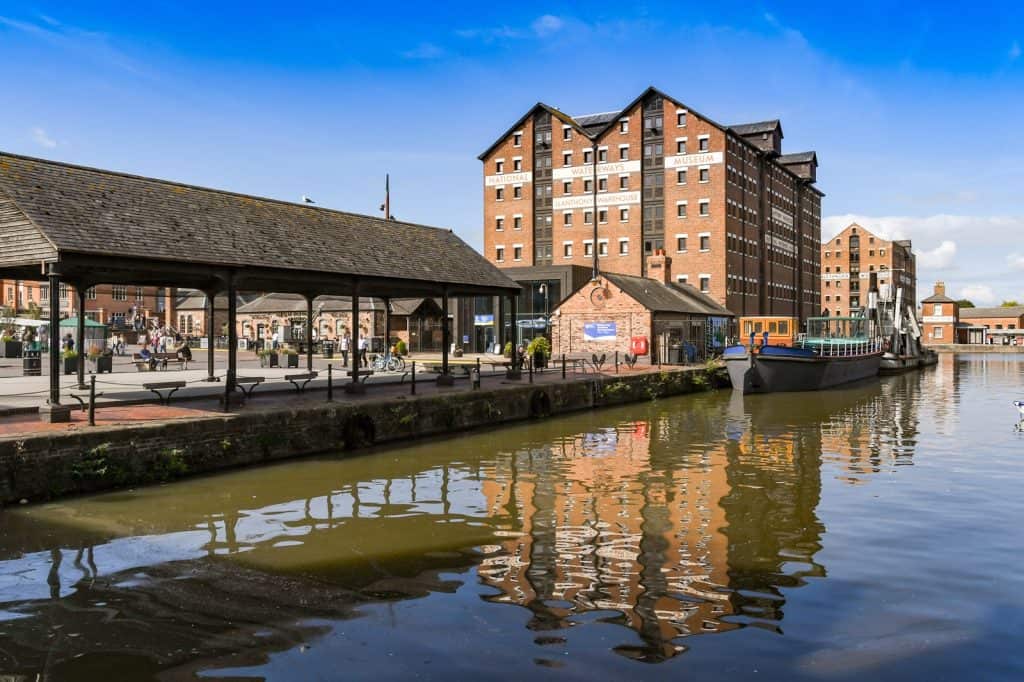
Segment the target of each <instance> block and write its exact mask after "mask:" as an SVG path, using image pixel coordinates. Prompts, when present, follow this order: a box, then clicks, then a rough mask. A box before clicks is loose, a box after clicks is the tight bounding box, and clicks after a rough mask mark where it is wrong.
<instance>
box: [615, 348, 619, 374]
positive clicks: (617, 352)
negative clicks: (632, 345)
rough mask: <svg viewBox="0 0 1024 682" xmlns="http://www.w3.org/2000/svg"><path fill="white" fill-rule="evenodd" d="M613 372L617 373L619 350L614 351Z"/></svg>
mask: <svg viewBox="0 0 1024 682" xmlns="http://www.w3.org/2000/svg"><path fill="white" fill-rule="evenodd" d="M615 373H616V374H618V373H619V351H615Z"/></svg>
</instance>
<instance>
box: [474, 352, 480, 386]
mask: <svg viewBox="0 0 1024 682" xmlns="http://www.w3.org/2000/svg"><path fill="white" fill-rule="evenodd" d="M472 382H473V390H474V391H479V390H480V358H477V359H476V368H475V369H474V370H473V378H472Z"/></svg>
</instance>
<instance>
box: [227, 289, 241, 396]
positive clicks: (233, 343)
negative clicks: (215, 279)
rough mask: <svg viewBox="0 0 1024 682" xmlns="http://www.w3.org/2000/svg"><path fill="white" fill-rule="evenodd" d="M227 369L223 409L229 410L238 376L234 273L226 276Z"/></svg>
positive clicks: (236, 299)
mask: <svg viewBox="0 0 1024 682" xmlns="http://www.w3.org/2000/svg"><path fill="white" fill-rule="evenodd" d="M227 296H228V371H227V377H225V380H224V411H225V412H227V411H230V409H231V401H232V400H234V399H235V378H236V377H237V376H238V330H237V329H236V328H235V327H236V324H237V318H238V292H237V291H235V279H234V273H232V274H231V275H229V276H228V287H227Z"/></svg>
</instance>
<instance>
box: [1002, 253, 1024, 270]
mask: <svg viewBox="0 0 1024 682" xmlns="http://www.w3.org/2000/svg"><path fill="white" fill-rule="evenodd" d="M1006 264H1007V265H1009V266H1010V269H1011V270H1024V255H1021V254H1019V253H1011V254H1010V255H1009V256H1007V257H1006Z"/></svg>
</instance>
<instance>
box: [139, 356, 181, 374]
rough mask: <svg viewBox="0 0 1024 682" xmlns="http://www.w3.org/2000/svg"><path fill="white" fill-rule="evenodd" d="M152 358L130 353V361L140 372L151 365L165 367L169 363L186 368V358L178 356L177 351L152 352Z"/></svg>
mask: <svg viewBox="0 0 1024 682" xmlns="http://www.w3.org/2000/svg"><path fill="white" fill-rule="evenodd" d="M150 357H151V358H152V360H146V359H144V358H143V357H142V356H141V355H140V354H139V353H133V354H132V362H134V363H135V368H136V369H137V370H138V371H140V372H145V371H148V370H149V369H150V367H152V368H153V369H167V366H168V365H170V364H171V363H175V364H177V365H178V369H188V360H185V359H182V358H179V357H178V354H177V353H153V354H152V355H150Z"/></svg>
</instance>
